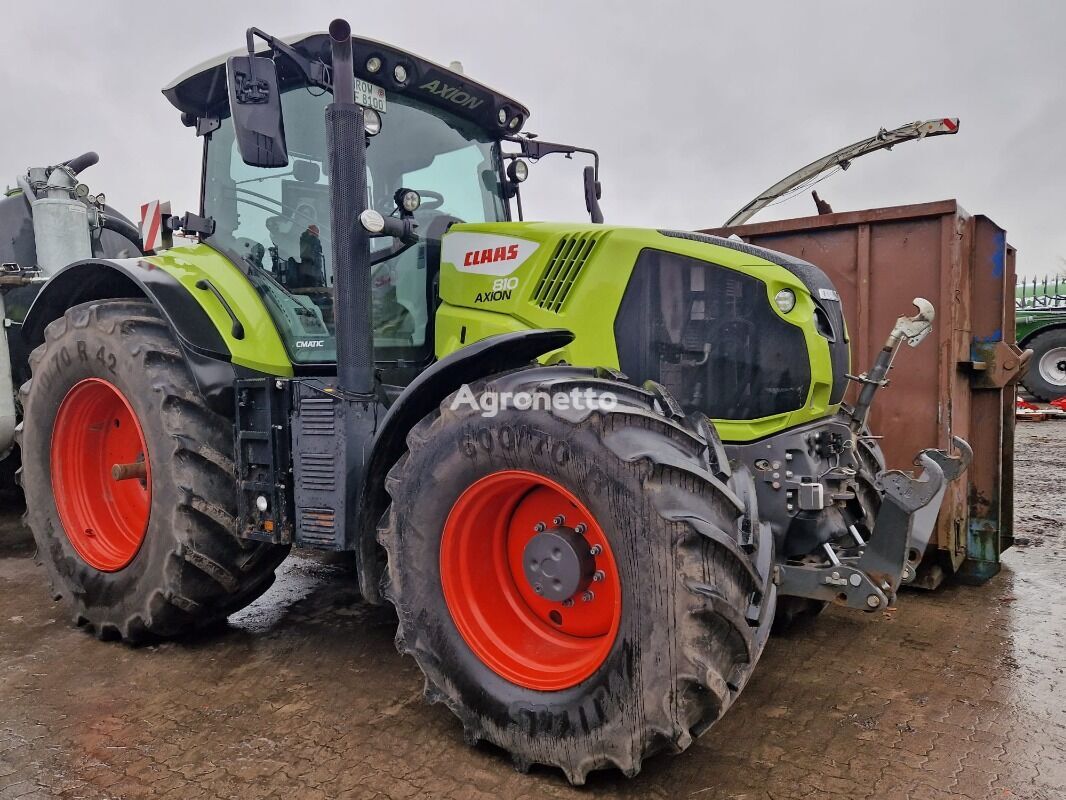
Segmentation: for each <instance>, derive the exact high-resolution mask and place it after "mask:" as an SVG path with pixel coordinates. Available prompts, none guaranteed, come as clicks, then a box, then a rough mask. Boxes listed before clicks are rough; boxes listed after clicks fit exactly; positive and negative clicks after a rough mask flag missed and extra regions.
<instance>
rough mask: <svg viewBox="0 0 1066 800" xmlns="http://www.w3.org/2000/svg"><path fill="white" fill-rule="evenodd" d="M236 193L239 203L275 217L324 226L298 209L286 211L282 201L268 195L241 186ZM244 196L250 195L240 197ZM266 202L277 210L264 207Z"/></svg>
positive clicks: (302, 223) (301, 223)
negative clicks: (243, 195)
mask: <svg viewBox="0 0 1066 800" xmlns="http://www.w3.org/2000/svg"><path fill="white" fill-rule="evenodd" d="M236 191H237V201H238V202H240V203H246V204H248V205H250V206H255V207H256V208H258V209H261V210H263V211H266V212H268V213H270V214H273V215H275V216H278V217H282V218H283V219H286V220H288V221H289V222H292V223H293V224H296V225H303V226H307V225H318V226H319V227H321V226H322V221H321V220H318V219H315V218H314V217H311V216H309V215H307V214H304V213H302V212H301V211H300V210H299V209H298V208H294V209H292V210H286V209H285V207H284V206H283V205H282V203H281V201H280V200H275V199H274V198H273V197H268V196H267V195H265V194H260V193H259V192H253V191H251V190H250V189H243V188H241V187H240V186H238V187H237V190H236ZM242 194H245V195H249V197H241V196H240V195H242ZM252 198H254V199H252ZM264 202H267V203H270V204H272V205H274V206H276V208H268V207H267V206H265V205H263V203H264ZM327 222H328V221H327Z"/></svg>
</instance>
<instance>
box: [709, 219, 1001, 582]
mask: <svg viewBox="0 0 1066 800" xmlns="http://www.w3.org/2000/svg"><path fill="white" fill-rule="evenodd" d="M705 232H706V233H712V234H717V235H729V234H731V233H735V234H737V235H738V236H740V237H741V238H743V239H744V240H745V241H747V242H750V243H751V244H755V245H759V246H761V247H768V248H771V249H773V250H778V251H781V252H783V253H789V254H791V255H794V256H797V257H799V258H803V259H806V260H807V261H810V262H812V263H814V264H817V265H818V266H819V267H821V268H822V269H823V270H825V272H826V273H827V274H828V275H829V277H830V278H831V279H832V280H833V282H834V283H835V284H836V286H837V289H838V291H839V292H840V296H841V300H842V302H843V304H844V313H845V317H846V319H847V323H848V330H849V333H850V336H851V359H852V371H853V372H858V371H861V370H864V369H866V368H867V367H869V366H870V365H871V364H872V363H873V360H874V357H875V355H876V353H877V350H878V349H879V348H880V347H881V346H882V345H883V344H884V340H885V337H886V336H887V334H888V332H889V331H890V330H891V328H892V325H893V323H894V321H895V319H896V317H898V316H900V315H901V314H908V315H909V314H912V313H914V312H913V307H912V306H911V299H912V298H914V297H925V298H926V299H927V300H930V301H931V302H932V303H933V305H934V306H935V307H936V323H935V328H934V332H933V334H931V335H930V336H929V337H928V338H927V339H926V341H925V342H923V343H922V344H921V345H920V346H919V347H918V348H916V349H910V348H904V349H903V350H902V351H901V352H900V354H899V356H898V357H897V358H896V365H895V367H894V368H893V370H892V372H891V374H890V384H889V386H888V387H887V388H886V389H884V390H882V392H880V393H879V394H878V396H877V399H876V400H875V401H874V406H873V413H872V416H871V428H872V429H873V432H874V433H875V434H880V435H883V436H884V437H885V438H884V440H883V442H882V445H883V447H884V451H885V456H886V458H887V460H888V464H889V467H891V468H896V469H910V468H912V466H913V465H912V464H911V459H912V458H913V456H914V454H915V453H916V452H917V451H918V450H920V449H921V448H924V447H943V448H948V447H950V443H951V437H952V435H957V436H962V437H963V438H964V439H966V440H967V441H969V442H970V444H971V445H972V446H973V449H974V463H973V464H972V466H971V467H970V470H969V472H968V473H967V474H966V475H965V476H963V478H962V479H960V480H959V481H956V482H955V483H954V484H952V485H951V487H950V488H949V489H948V493H947V495H946V496H945V499H944V504H943V506H942V508H941V511H940V517H939V519H938V520H937V530H936V535H935V537H934V542H935V545H934V544H933V543H931V544H930V550H929V551H928V552H927V553H926V555H925V559H924V560H923V564H922V569H921V570H919V578H918V585H920V586H925V587H927V588H932V587H935V586H936V585H938V584H939V583H940V582H941V580H942V579H943V578H944V576H945V575H946V574H948V573H954V574H955V575H957V576H958V577H959V578H960V579H963V580H969V581H974V582H981V581H984V580H987V579H988V578H990V577H991V576H992V575H994V574H996V572H998V571H999V555H1000V553H1001V552H1002V551H1003V550H1005V549H1006V548H1007V547H1009V546H1010V544H1011V542H1012V534H1011V531H1012V524H1013V447H1014V410H1015V409H1014V405H1015V382H1016V381H1017V378H1018V375H1019V372H1020V369H1021V366H1022V363H1021V362H1022V358H1021V357H1020V356H1021V353H1020V351H1019V350H1018V348H1017V347H1016V346H1015V343H1014V262H1015V251H1014V249H1013V248H1012V247H1010V245H1009V244H1007V237H1006V232H1005V231H1004V230H1003V229H1002V228H1000V227H999V226H998V225H996V224H995V223H994V222H992V220H990V219H988V217H985V216H982V215H979V214H969V213H968V212H966V211H965V210H964V209H963V208H962V207H961V206H959V204H958V203H957V202H956V201H955V200H944V201H940V202H935V203H923V204H920V205H911V206H897V207H893V208H876V209H870V210H866V211H854V212H845V213H840V214H825V215H821V216H815V217H803V218H799V219H789V220H780V221H775V222H762V223H755V224H749V225H742V226H739V227H737V228H733V229H728V230H727V229H722V228H714V229H708V230H706V231H705ZM854 397H855V387H854V386H853V387H852V390H851V391H850V393H849V399H851V400H854Z"/></svg>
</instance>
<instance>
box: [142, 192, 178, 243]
mask: <svg viewBox="0 0 1066 800" xmlns="http://www.w3.org/2000/svg"><path fill="white" fill-rule="evenodd" d="M169 217H170V203H169V202H161V201H159V200H152V201H151V202H148V203H145V204H144V205H142V206H141V246H142V249H143V250H144V252H146V253H150V252H154V251H156V250H162V249H165V248H167V247H170V246H171V244H170V242H171V237H170V236H169V234H170V231H169V230H167V229H166V227H165V226H164V221H165V220H166V219H167V218H169Z"/></svg>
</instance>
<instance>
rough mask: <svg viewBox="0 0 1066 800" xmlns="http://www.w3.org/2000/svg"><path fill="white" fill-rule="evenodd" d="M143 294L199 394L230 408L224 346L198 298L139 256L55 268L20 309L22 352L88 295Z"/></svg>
mask: <svg viewBox="0 0 1066 800" xmlns="http://www.w3.org/2000/svg"><path fill="white" fill-rule="evenodd" d="M138 297H143V298H145V299H147V300H150V301H151V302H152V303H153V304H154V305H155V306H156V308H158V309H159V312H160V313H161V314H162V315H163V318H164V319H165V320H166V321H167V323H168V324H169V325H170V328H171V330H172V331H173V332H174V335H175V337H176V338H177V340H178V344H179V345H180V346H181V348H182V350H183V351H184V353H185V355H186V358H187V361H188V364H189V367H190V369H191V371H192V373H193V377H194V378H195V380H196V384H197V386H198V387H199V388H200V391H201V393H202V394H203V396H204V397H205V398H206V399H207V401H208V403H209V404H210V405H211V406H212V407H213V408H214V409H215V410H217V411H220V412H221V413H224V414H226V415H232V413H233V401H232V397H233V394H232V392H233V383H234V369H233V365H232V364H231V363H230V361H231V356H230V349H229V347H228V346H227V344H226V342H225V340H224V339H223V337H222V335H221V334H220V333H219V332H218V330H217V328H216V327H215V325H214V324H213V323H212V321H211V318H210V317H209V316H208V314H207V312H206V311H205V310H204V308H203V307H202V305H201V304H200V303H199V302H198V299H197V298H196V297H194V296H192V295H191V294H190V293H189V292H188V290H186V288H185V287H184V286H182V285H181V283H179V282H178V281H177V280H176V279H175V278H174V277H172V276H171V275H170V274H168V273H167V272H165V271H163V270H161V269H158V268H156V267H155V266H154V265H153V264H151V263H150V262H148V261H145V260H144V259H138V258H131V259H106V260H103V259H101V260H90V261H78V262H75V263H73V264H70V265H69V266H67V267H64V268H63V269H62V270H60V271H59V272H57V273H56V274H55V275H54V276H53V277H52V278H51V279H50V280H49V281H48V283H46V284H45V285H44V287H43V288H42V289H41V291H40V293H39V294H38V295H37V298H36V299H35V300H34V302H33V305H32V306H31V307H30V309H29V311H28V312H27V314H26V319H25V320H24V322H23V325H22V341H23V344H24V346H25V350H26V351H27V352H29V351H32V350H33V349H34V348H35V347H37V346H38V345H40V344H42V343H43V342H44V330H45V328H46V327H48V325H49V323H51V322H53V321H54V320H56V319H59V318H60V317H62V316H63V314H64V313H65V312H66V311H67V309H69V308H71V307H73V306H76V305H79V304H81V303H88V302H90V301H92V300H106V299H128V298H138Z"/></svg>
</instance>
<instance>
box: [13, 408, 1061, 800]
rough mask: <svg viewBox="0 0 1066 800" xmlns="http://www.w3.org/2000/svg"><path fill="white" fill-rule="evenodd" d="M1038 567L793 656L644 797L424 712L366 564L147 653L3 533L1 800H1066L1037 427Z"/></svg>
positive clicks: (646, 785) (1053, 504) (1030, 537)
mask: <svg viewBox="0 0 1066 800" xmlns="http://www.w3.org/2000/svg"><path fill="white" fill-rule="evenodd" d="M1016 452H1017V526H1016V536H1017V546H1016V547H1015V548H1013V549H1012V550H1010V551H1008V552H1007V553H1006V554H1005V556H1004V566H1003V571H1002V572H1001V574H1000V575H999V576H997V577H996V578H995V579H993V580H992V581H990V582H989V583H987V584H986V585H984V586H981V587H977V588H974V587H967V586H948V587H946V588H943V589H941V590H939V591H937V592H935V593H916V592H915V593H907V594H905V595H904V597H903V598H902V599H901V602H900V604H899V608H898V610H897V611H895V612H894V613H890V614H889V615H876V616H874V615H870V616H867V615H861V614H858V615H857V614H855V613H854V612H845V611H838V610H836V609H832V610H830V611H829V612H827V613H826V614H824V615H823V616H822V617H821V618H820V619H819V620H817V621H816V622H815V623H814V624H813V625H810V626H808V627H806V628H805V629H803V630H800V631H797V632H795V633H793V634H791V635H789V636H786V637H778V638H775V639H772V640H771V642H770V644H769V646H768V647H767V649H766V654H765V655H764V656H763V660H762V663H761V664H760V666H759V668H758V670H756V674H755V677H754V678H753V679H752V681H751V683H750V684H749V686H748V689H747V690H746V691H745V693H744V695H743V696H742V697H741V699H740V700H739V701H738V703H737V704H736V705H735V706H734V707H733V709H732V710H731V711H730V712H729V714H728V715H727V716H726V718H725V719H724V720H723V721H722V722H720V723H719V724H718V725H717V726H715V727H714V728H713V729H712V730H711V731H710V732H709V733H708V734H707V735H705V736H704V737H703V738H701V739H700V740H698V742H697V743H696V744H695V745H693V747H692V748H690V749H689V750H688V751H687V752H686V753H684V754H682V755H681V756H678V757H658V758H655V759H652V760H650V761H649V762H648V763H646V764H645V768H644V771H643V772H642V773H641V774H640V775H639V776H638V777H637V778H635V779H632V780H626V779H624V778H622V777H621V776H620V775H618V774H616V773H610V772H607V773H597V774H593V775H592V776H590V779H589V784H588V785H587V786H586V787H585V788H584V789H573V788H571V787H570V786H569V785H567V784H566V782H565V780H564V779H563V778H562V776H561V774H559V773H557V772H554V771H551V770H547V769H541V770H537V769H535V770H534V771H533V772H531V773H530V774H528V775H521V774H518V773H516V772H514V771H513V770H512V768H511V766H510V761H509V759H508V758H507V757H506V756H505V755H503V754H501V753H500V752H498V751H496V750H494V749H492V748H489V747H477V748H470V747H467V746H466V745H465V744H464V743H463V738H462V732H461V729H460V726H459V725H458V724H457V723H456V722H455V721H454V720H453V719H452V718H451V716H450V715H449V713H448V712H447V711H445V710H444V709H443V708H442V707H440V706H435V707H428V706H426V705H424V704H423V702H422V700H421V690H422V681H421V678H420V677H419V673H418V671H417V669H416V667H415V666H414V664H413V662H411V661H410V660H407V659H401V658H400V657H399V656H398V655H397V654H396V651H395V649H394V648H393V644H392V636H393V630H394V622H393V619H392V617H391V615H390V613H389V612H388V611H385V610H381V609H374V608H371V607H369V606H366V605H363V604H362V603H361V602H360V601H359V599H358V596H357V594H356V592H355V591H354V589H353V588H352V587H353V583H354V576H353V575H352V574H351V571H350V569H349V567H348V566H347V565H346V564H345V563H344V562H343V561H332V562H330V561H326V560H323V559H321V558H318V557H312V556H310V555H306V554H298V555H297V556H296V557H293V558H292V559H290V561H289V562H288V563H287V565H286V566H285V567H284V571H283V573H282V575H281V577H280V579H279V581H278V583H277V585H276V586H275V587H274V588H273V589H272V590H271V591H270V593H269V594H268V595H266V596H265V597H264V598H262V599H261V600H260V601H259V602H258V603H256V604H255V605H254V606H252V607H250V608H249V609H246V610H245V611H244V612H242V613H241V614H239V615H238V616H235V617H233V618H231V620H230V623H229V624H228V625H227V626H222V627H220V628H219V629H218V630H215V631H212V632H210V633H209V634H204V635H200V636H198V637H197V638H194V639H188V640H185V641H181V642H177V643H171V644H166V645H161V646H158V647H147V648H139V649H131V648H128V647H124V646H121V645H115V644H104V643H100V642H98V641H96V640H95V639H93V638H91V637H89V636H88V635H86V634H84V633H82V632H80V631H78V630H75V629H73V628H72V627H71V626H70V624H69V622H68V619H67V615H66V610H65V609H64V608H63V607H62V606H57V605H56V604H54V603H53V602H52V601H51V600H50V599H49V597H48V593H47V590H46V587H45V583H44V579H43V575H42V572H41V570H39V569H38V568H36V567H35V566H34V565H33V561H32V558H31V556H32V550H33V548H32V543H31V542H30V540H29V536H28V533H27V532H26V531H25V530H24V529H23V528H22V527H21V526H20V525H19V523H18V519H17V515H16V514H15V513H14V512H13V511H12V510H11V509H10V504H9V506H8V508H7V509H6V510H5V511H4V512H0V800H9V799H11V798H20V797H26V798H38V797H39V798H45V797H47V798H52V797H61V798H77V797H86V798H104V797H110V798H120V797H122V798H125V797H157V796H169V797H177V798H188V799H189V800H192V798H229V797H234V798H260V797H279V798H280V797H285V798H299V799H300V800H303V799H304V798H308V799H313V798H336V797H354V798H364V797H365V798H370V797H389V798H407V797H454V798H468V797H469V798H477V797H485V798H488V797H504V798H508V800H519V799H520V798H540V797H552V798H557V797H558V798H562V797H587V796H590V795H594V796H596V797H652V798H675V797H693V798H699V800H715V799H716V798H738V799H739V798H744V799H745V800H762V798H768V799H772V800H793V799H794V798H795V799H796V800H798V799H799V798H840V799H841V800H843V799H844V798H846V799H847V800H856V799H857V798H873V797H876V798H879V800H893V798H913V799H914V800H918V799H919V798H960V797H962V798H973V799H974V800H985V799H986V798H1013V799H1016V798H1028V800H1060V799H1061V798H1066V611H1064V608H1063V598H1062V594H1061V593H1060V592H1061V591H1062V587H1063V585H1064V584H1066V529H1064V523H1063V520H1064V518H1066V493H1064V492H1063V481H1064V479H1066V422H1044V423H1026V424H1021V425H1019V430H1018V441H1017V451H1016Z"/></svg>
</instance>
